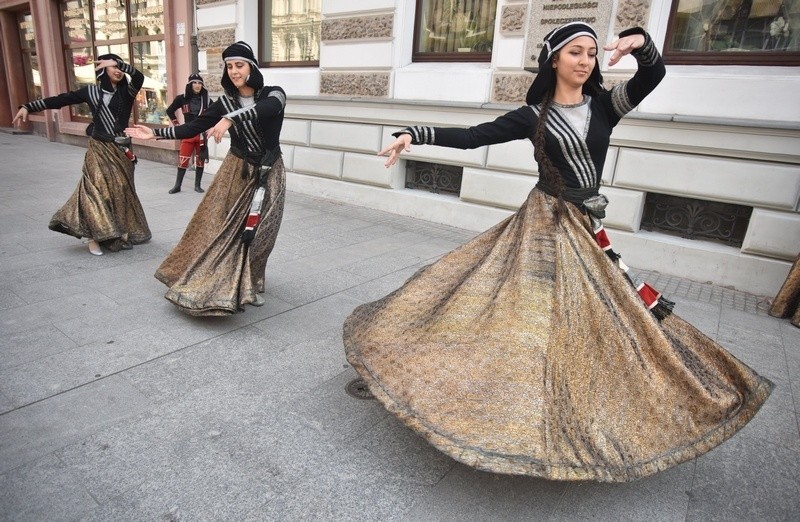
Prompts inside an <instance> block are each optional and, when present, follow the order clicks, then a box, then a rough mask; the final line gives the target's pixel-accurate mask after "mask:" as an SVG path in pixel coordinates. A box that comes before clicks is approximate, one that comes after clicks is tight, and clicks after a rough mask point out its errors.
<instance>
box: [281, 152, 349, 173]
mask: <svg viewBox="0 0 800 522" xmlns="http://www.w3.org/2000/svg"><path fill="white" fill-rule="evenodd" d="M343 155H344V153H343V152H336V151H332V150H320V149H310V148H307V147H295V149H294V163H293V168H292V170H294V171H296V172H301V173H303V174H311V175H314V176H323V177H326V178H341V177H342V156H343Z"/></svg>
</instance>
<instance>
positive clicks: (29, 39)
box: [19, 13, 36, 51]
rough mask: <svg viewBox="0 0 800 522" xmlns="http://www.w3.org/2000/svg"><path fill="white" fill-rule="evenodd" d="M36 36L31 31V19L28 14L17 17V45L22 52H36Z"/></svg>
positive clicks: (32, 30)
mask: <svg viewBox="0 0 800 522" xmlns="http://www.w3.org/2000/svg"><path fill="white" fill-rule="evenodd" d="M35 37H36V34H35V33H34V29H33V17H32V16H31V14H30V13H23V14H20V15H19V40H20V42H19V44H20V47H21V48H22V50H23V51H30V50H33V51H35V50H36V41H35Z"/></svg>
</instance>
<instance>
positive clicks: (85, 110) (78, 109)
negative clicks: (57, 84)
mask: <svg viewBox="0 0 800 522" xmlns="http://www.w3.org/2000/svg"><path fill="white" fill-rule="evenodd" d="M66 55H67V64H72V68H71V69H68V73H69V77H70V78H69V80H70V90H73V91H77V90H78V89H80V88H81V87H86V86H87V85H94V61H93V60H92V50H91V49H90V48H88V47H76V48H74V49H67V50H66ZM70 110H71V111H72V114H73V116H84V117H86V118H91V117H92V113H91V111H89V107H88V106H87V105H86V104H85V103H79V104H77V105H70Z"/></svg>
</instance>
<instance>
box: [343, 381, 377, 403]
mask: <svg viewBox="0 0 800 522" xmlns="http://www.w3.org/2000/svg"><path fill="white" fill-rule="evenodd" d="M344 391H346V392H347V395H349V396H350V397H355V398H356V399H361V400H367V399H374V398H375V396H374V395H372V394H371V393H370V392H369V388H368V387H367V383H366V382H365V381H364V379H360V378H358V379H353V380H352V381H350V382H348V383H347V386H345V387H344Z"/></svg>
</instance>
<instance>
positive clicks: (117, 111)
mask: <svg viewBox="0 0 800 522" xmlns="http://www.w3.org/2000/svg"><path fill="white" fill-rule="evenodd" d="M126 74H128V75H130V76H131V81H130V82H128V80H127V77H126V76H125V75H126ZM95 75H96V77H97V82H98V83H97V85H90V86H86V87H83V88H81V89H79V90H77V91H72V92H67V93H64V94H59V95H58V96H52V97H49V98H44V99H42V100H34V101H32V102H28V103H26V104H24V105H23V106H22V107H21V108H20V109H19V112H17V115H16V116H15V117H14V123H16V122H17V121H25V120H26V119H27V116H28V114H29V113H31V112H38V111H42V110H45V109H59V108H61V107H65V106H67V105H74V104H77V103H86V104H87V105H89V108H90V110H91V112H92V117H93V119H92V124H91V125H90V126H89V128H88V129H87V133H88V134H89V143H88V147H87V150H86V157H85V159H84V162H83V176H82V177H81V180H80V182H78V187H77V188H76V189H75V192H74V193H73V194H72V196H71V197H70V198H69V200H67V202H66V203H65V204H64V206H63V207H61V208H60V209H59V210H58V211H57V212H56V213H55V214H54V215H53V217H52V219H51V220H50V224H49V228H50V230H54V231H56V232H61V233H63V234H68V235H70V236H74V237H77V238H78V239H80V238H88V239H89V252H91V253H92V254H93V255H98V256H99V255H103V250H102V248H101V245H102V246H103V247H106V248H107V249H108V250H111V251H112V252H116V251H119V250H123V249H124V250H127V249H130V248H131V246H132V245H136V244H140V243H144V242H145V241H148V240H149V239H150V237H151V234H150V228H149V227H148V225H147V218H146V217H145V215H144V210H143V209H142V204H141V202H140V201H139V197H138V196H137V195H136V186H135V185H134V167H135V156H134V155H133V151H132V149H131V147H130V139H129V138H127V137H126V136H125V134H124V133H123V129H124V128H125V126H126V125H127V123H128V119H129V118H130V113H131V109H132V107H133V102H134V99H135V98H136V94H137V93H138V92H139V89H140V88H141V87H142V84H143V83H144V76H143V75H142V73H141V72H139V71H138V70H136V69H135V68H134V67H133V66H131V65H129V64H127V63H125V62H123V61H122V59H121V58H120V57H119V56H117V55H115V54H105V55H102V56H100V57H98V60H97V61H96V62H95Z"/></svg>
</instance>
